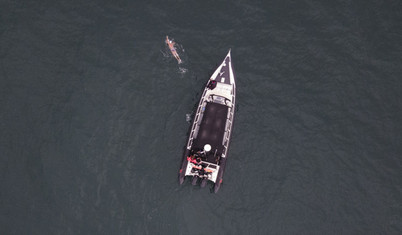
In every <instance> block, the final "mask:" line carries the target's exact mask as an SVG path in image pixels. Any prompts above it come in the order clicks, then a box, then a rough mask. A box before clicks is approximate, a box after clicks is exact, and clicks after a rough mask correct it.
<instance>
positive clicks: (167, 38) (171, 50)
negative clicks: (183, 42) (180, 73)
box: [165, 36, 182, 64]
mask: <svg viewBox="0 0 402 235" xmlns="http://www.w3.org/2000/svg"><path fill="white" fill-rule="evenodd" d="M165 42H166V45H168V46H169V49H170V52H171V53H172V55H173V56H174V58H176V60H177V62H178V63H179V64H181V63H182V61H181V59H180V56H179V54H177V51H176V48H175V47H174V45H175V44H176V43H175V42H173V41H172V40H170V39H169V37H168V36H166V40H165Z"/></svg>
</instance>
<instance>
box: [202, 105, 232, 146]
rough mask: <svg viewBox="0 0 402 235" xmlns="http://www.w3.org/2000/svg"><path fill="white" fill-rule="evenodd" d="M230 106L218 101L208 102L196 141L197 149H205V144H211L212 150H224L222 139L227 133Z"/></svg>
mask: <svg viewBox="0 0 402 235" xmlns="http://www.w3.org/2000/svg"><path fill="white" fill-rule="evenodd" d="M227 114H228V107H227V106H225V105H222V104H217V103H208V104H207V105H206V107H205V111H204V116H203V118H202V121H201V124H200V129H199V131H198V136H197V139H195V141H194V147H195V148H196V149H200V150H201V149H203V148H204V145H205V144H210V145H211V147H212V149H211V152H215V150H216V149H217V153H221V152H222V148H223V146H222V140H223V135H224V133H225V125H226V119H227Z"/></svg>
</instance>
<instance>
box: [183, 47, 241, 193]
mask: <svg viewBox="0 0 402 235" xmlns="http://www.w3.org/2000/svg"><path fill="white" fill-rule="evenodd" d="M230 52H231V51H230V50H229V52H228V54H227V55H226V57H225V59H224V60H223V62H222V63H221V64H220V65H219V66H218V68H217V69H216V70H215V72H214V73H213V74H212V75H211V77H210V78H209V80H208V82H207V83H206V86H205V88H204V90H203V93H202V95H201V98H200V101H199V103H198V106H197V109H196V113H195V116H194V119H193V123H192V125H191V129H190V132H189V136H188V141H187V145H186V147H185V151H184V157H183V162H182V164H181V168H180V171H179V182H180V184H183V182H184V180H185V178H186V177H187V178H188V177H191V178H192V184H193V185H197V184H198V183H199V182H200V185H201V187H205V186H206V185H207V183H208V182H209V181H210V182H212V183H213V185H214V192H215V193H216V192H218V190H219V188H220V187H221V185H222V182H223V173H224V171H225V166H226V160H227V157H228V151H229V142H230V137H231V135H232V127H233V118H234V113H235V104H236V102H235V101H236V83H235V75H234V71H233V67H232V58H231V54H230Z"/></svg>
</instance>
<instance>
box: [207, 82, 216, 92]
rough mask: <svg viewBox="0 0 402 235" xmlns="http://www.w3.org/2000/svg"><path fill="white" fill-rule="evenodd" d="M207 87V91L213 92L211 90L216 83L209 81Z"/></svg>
mask: <svg viewBox="0 0 402 235" xmlns="http://www.w3.org/2000/svg"><path fill="white" fill-rule="evenodd" d="M207 87H208V88H209V89H211V90H213V89H214V88H215V87H216V81H215V80H211V81H209V83H208V86H207Z"/></svg>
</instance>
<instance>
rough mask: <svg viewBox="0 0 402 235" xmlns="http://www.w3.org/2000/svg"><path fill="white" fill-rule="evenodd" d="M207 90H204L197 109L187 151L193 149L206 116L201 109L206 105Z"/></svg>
mask: <svg viewBox="0 0 402 235" xmlns="http://www.w3.org/2000/svg"><path fill="white" fill-rule="evenodd" d="M206 91H207V89H204V92H203V93H202V96H201V99H200V103H199V104H198V107H197V112H196V115H195V118H194V122H193V126H192V127H191V133H190V138H189V140H188V143H187V149H190V148H191V145H192V144H193V140H194V136H196V135H197V134H198V129H199V120H201V118H202V115H203V114H204V112H203V110H201V108H202V107H203V105H204V99H205V93H206Z"/></svg>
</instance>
